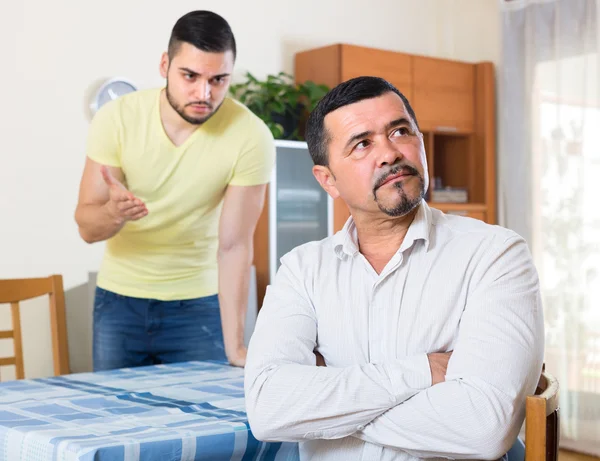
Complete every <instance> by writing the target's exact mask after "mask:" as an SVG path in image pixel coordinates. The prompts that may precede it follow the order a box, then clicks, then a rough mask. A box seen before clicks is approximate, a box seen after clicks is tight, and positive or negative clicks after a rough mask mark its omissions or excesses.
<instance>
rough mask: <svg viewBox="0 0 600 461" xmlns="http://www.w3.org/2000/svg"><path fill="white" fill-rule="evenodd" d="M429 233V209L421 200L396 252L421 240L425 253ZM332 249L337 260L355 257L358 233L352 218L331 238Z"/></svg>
mask: <svg viewBox="0 0 600 461" xmlns="http://www.w3.org/2000/svg"><path fill="white" fill-rule="evenodd" d="M430 233H431V208H429V205H427V202H425V200H421V204H420V205H419V209H418V210H417V214H416V215H415V219H414V220H413V222H412V223H411V224H410V227H409V228H408V231H407V233H406V236H405V237H404V241H403V242H402V245H401V246H400V249H399V250H398V251H400V252H402V251H404V250H406V249H407V248H410V247H411V246H412V245H413V243H414V242H415V241H417V240H423V241H424V244H425V251H428V250H429V243H430ZM333 249H334V251H335V254H336V256H337V257H338V258H340V259H342V258H343V256H344V255H347V256H355V255H356V254H357V253H358V252H359V250H358V233H357V231H356V225H355V224H354V219H352V216H350V217H349V218H348V220H347V221H346V224H344V227H343V228H342V230H340V231H338V232H337V233H336V234H335V235H334V236H333Z"/></svg>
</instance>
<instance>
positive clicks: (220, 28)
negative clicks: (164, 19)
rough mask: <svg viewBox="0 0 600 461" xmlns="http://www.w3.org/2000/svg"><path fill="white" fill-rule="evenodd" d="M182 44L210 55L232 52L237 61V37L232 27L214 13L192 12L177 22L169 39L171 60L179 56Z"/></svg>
mask: <svg viewBox="0 0 600 461" xmlns="http://www.w3.org/2000/svg"><path fill="white" fill-rule="evenodd" d="M182 42H185V43H189V44H190V45H193V46H195V47H196V48H198V49H199V50H202V51H207V52H210V53H223V52H225V51H229V50H231V51H232V52H233V58H234V59H235V55H236V47H235V37H234V36H233V32H232V31H231V27H229V24H228V23H227V21H226V20H225V19H224V18H222V17H221V16H219V15H218V14H216V13H213V12H212V11H191V12H189V13H187V14H186V15H184V16H182V17H181V18H179V19H178V20H177V22H176V23H175V25H174V26H173V30H172V31H171V38H170V39H169V59H173V57H174V56H175V55H176V54H177V51H179V47H180V45H181V43H182Z"/></svg>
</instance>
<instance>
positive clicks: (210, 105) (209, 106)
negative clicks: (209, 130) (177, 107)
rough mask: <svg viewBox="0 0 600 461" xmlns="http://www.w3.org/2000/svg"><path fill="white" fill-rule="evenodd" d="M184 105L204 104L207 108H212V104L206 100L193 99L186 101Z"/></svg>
mask: <svg viewBox="0 0 600 461" xmlns="http://www.w3.org/2000/svg"><path fill="white" fill-rule="evenodd" d="M185 106H186V107H187V106H206V107H208V108H209V109H212V108H213V106H212V104H211V103H209V102H208V101H193V102H189V103H187V104H186V105H185Z"/></svg>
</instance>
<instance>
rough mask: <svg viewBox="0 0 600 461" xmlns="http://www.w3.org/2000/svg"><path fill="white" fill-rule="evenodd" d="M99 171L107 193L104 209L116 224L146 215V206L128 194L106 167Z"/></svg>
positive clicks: (135, 219)
mask: <svg viewBox="0 0 600 461" xmlns="http://www.w3.org/2000/svg"><path fill="white" fill-rule="evenodd" d="M101 171H102V178H103V179H104V182H105V183H106V185H107V186H108V192H109V199H108V202H107V203H106V209H107V210H108V212H109V214H110V215H111V216H112V217H113V218H114V219H115V220H116V221H117V222H119V223H121V224H122V223H124V222H125V221H137V220H138V219H141V218H143V217H144V216H146V215H147V214H148V208H146V204H145V203H144V202H142V201H141V200H140V199H139V198H137V197H135V196H134V195H133V194H132V193H131V192H129V191H128V190H127V188H126V187H125V186H124V185H123V184H122V183H121V182H120V181H118V180H117V179H116V178H115V177H114V176H113V175H112V173H111V172H110V171H109V169H108V168H107V167H106V166H103V167H102V170H101Z"/></svg>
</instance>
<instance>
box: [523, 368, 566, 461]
mask: <svg viewBox="0 0 600 461" xmlns="http://www.w3.org/2000/svg"><path fill="white" fill-rule="evenodd" d="M558 410H559V409H558V381H557V380H556V378H554V377H553V376H552V375H550V374H549V373H546V370H545V367H544V368H542V375H541V376H540V381H539V382H538V386H537V389H536V391H535V395H529V396H527V402H526V407H525V461H556V460H557V459H558V440H559V434H560V420H559V411H558Z"/></svg>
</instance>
